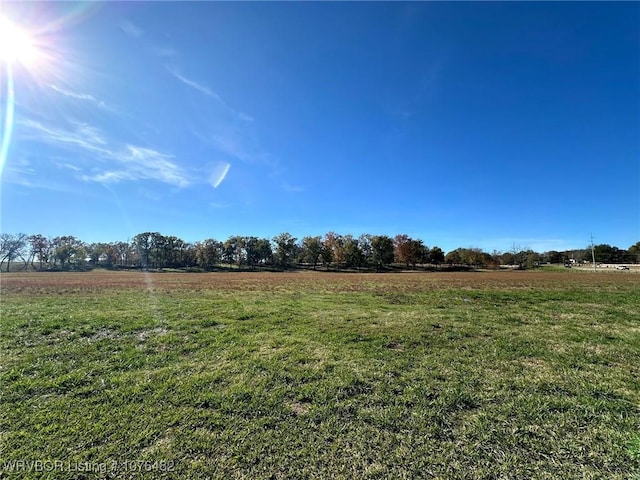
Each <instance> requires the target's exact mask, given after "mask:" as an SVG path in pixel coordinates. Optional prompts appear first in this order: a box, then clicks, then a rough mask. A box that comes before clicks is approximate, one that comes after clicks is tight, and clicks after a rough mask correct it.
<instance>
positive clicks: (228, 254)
mask: <svg viewBox="0 0 640 480" xmlns="http://www.w3.org/2000/svg"><path fill="white" fill-rule="evenodd" d="M223 258H224V260H225V261H226V262H227V263H228V264H229V266H231V265H233V264H235V265H237V266H238V267H241V266H242V264H243V263H244V262H245V256H244V237H241V236H239V235H233V236H231V237H229V238H227V240H225V242H224V245H223Z"/></svg>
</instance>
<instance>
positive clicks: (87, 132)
mask: <svg viewBox="0 0 640 480" xmlns="http://www.w3.org/2000/svg"><path fill="white" fill-rule="evenodd" d="M20 125H21V126H22V127H24V128H25V129H26V131H27V132H28V134H27V138H29V139H31V140H37V141H41V142H45V143H48V144H50V145H53V146H57V147H62V148H67V149H69V148H71V149H72V150H75V151H76V153H79V154H80V155H81V157H80V161H79V162H76V163H69V162H67V164H66V165H65V168H67V169H71V170H73V171H75V172H77V173H78V177H79V178H80V179H82V180H84V181H92V182H99V183H114V182H121V181H136V180H154V181H158V182H163V183H166V184H170V185H175V186H177V187H186V186H188V185H189V184H190V183H191V181H190V179H189V176H188V175H187V173H186V172H184V171H183V170H182V169H181V168H180V167H179V166H178V165H177V164H176V163H175V162H174V157H173V155H170V154H166V153H163V152H160V151H158V150H154V149H152V148H146V147H141V146H137V145H131V144H118V143H117V142H113V141H111V140H109V139H108V138H107V137H106V136H105V135H104V133H103V132H102V131H101V130H100V129H98V128H97V127H94V126H92V125H88V124H85V123H79V122H72V126H73V128H72V129H63V128H55V127H50V126H46V125H44V124H42V123H40V122H37V121H34V120H23V121H21V122H20ZM85 155H88V156H89V158H90V159H91V162H86V158H87V157H86V156H85Z"/></svg>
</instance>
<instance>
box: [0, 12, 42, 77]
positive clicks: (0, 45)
mask: <svg viewBox="0 0 640 480" xmlns="http://www.w3.org/2000/svg"><path fill="white" fill-rule="evenodd" d="M37 58H38V49H37V48H36V46H35V44H34V42H33V40H32V38H31V37H30V36H29V34H28V33H27V32H26V31H25V30H23V29H21V28H20V27H18V26H17V25H14V24H13V23H11V22H10V21H9V20H7V19H6V18H4V17H0V62H6V63H8V64H12V63H16V62H19V63H22V64H24V65H25V66H30V65H32V64H33V63H35V62H36V60H37Z"/></svg>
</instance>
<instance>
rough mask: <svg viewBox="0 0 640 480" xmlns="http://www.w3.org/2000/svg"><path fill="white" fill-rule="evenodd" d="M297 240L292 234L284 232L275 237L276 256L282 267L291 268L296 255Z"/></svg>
mask: <svg viewBox="0 0 640 480" xmlns="http://www.w3.org/2000/svg"><path fill="white" fill-rule="evenodd" d="M296 240H297V239H296V238H295V237H293V236H292V235H291V234H290V233H287V232H283V233H280V234H278V235H276V236H275V237H273V243H274V246H275V256H276V260H277V262H278V264H279V265H280V266H281V267H287V266H289V265H290V264H291V263H292V261H293V258H294V256H295V253H296Z"/></svg>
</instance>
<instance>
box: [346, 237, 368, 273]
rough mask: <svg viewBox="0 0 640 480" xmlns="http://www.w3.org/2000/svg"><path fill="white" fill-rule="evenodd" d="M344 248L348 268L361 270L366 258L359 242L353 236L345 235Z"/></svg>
mask: <svg viewBox="0 0 640 480" xmlns="http://www.w3.org/2000/svg"><path fill="white" fill-rule="evenodd" d="M342 248H343V252H344V263H345V266H346V267H347V268H359V267H361V266H362V264H363V262H364V256H363V255H362V250H360V245H359V244H358V240H356V239H355V238H353V237H352V236H351V235H345V236H344V237H343V247H342Z"/></svg>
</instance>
